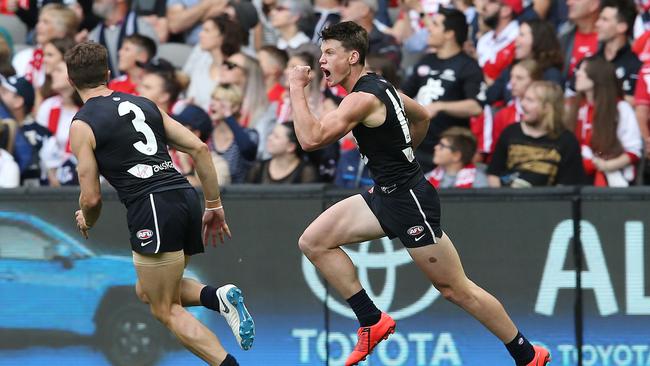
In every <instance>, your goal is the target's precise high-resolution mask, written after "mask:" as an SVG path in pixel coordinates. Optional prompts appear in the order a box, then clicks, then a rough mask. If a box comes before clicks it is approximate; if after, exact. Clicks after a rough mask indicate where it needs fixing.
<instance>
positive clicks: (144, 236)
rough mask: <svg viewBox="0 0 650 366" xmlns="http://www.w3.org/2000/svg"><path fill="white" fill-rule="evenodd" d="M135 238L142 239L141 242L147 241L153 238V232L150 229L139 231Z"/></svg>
mask: <svg viewBox="0 0 650 366" xmlns="http://www.w3.org/2000/svg"><path fill="white" fill-rule="evenodd" d="M135 236H137V237H138V239H140V240H147V239H149V238H151V237H152V236H153V231H151V230H149V229H142V230H139V231H138V232H137V233H136V234H135Z"/></svg>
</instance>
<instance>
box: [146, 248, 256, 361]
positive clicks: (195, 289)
mask: <svg viewBox="0 0 650 366" xmlns="http://www.w3.org/2000/svg"><path fill="white" fill-rule="evenodd" d="M189 259H190V256H187V255H186V256H185V267H187V264H188V263H189ZM135 291H136V294H137V295H138V297H139V298H140V300H141V301H142V302H144V303H145V304H149V299H148V298H147V295H146V294H145V293H144V291H142V285H141V284H140V281H138V282H137V283H136V285H135ZM180 294H181V304H182V305H183V306H184V307H188V306H200V305H202V306H204V307H206V308H208V309H210V310H213V311H216V312H217V313H219V314H220V315H221V316H223V317H224V319H225V320H226V323H228V326H229V327H230V330H231V331H232V333H233V336H235V339H236V340H237V344H239V347H241V348H242V349H243V350H245V351H247V350H249V349H251V347H252V346H253V342H254V341H255V322H254V321H253V317H252V316H251V314H250V313H249V312H248V309H247V308H246V305H245V304H244V297H243V295H242V292H241V290H240V289H239V288H238V287H236V286H235V285H232V284H227V285H224V286H221V287H220V288H215V287H212V286H209V285H205V284H202V283H201V282H199V281H197V280H195V279H193V278H187V277H183V278H182V279H181V286H180ZM219 298H221V300H219Z"/></svg>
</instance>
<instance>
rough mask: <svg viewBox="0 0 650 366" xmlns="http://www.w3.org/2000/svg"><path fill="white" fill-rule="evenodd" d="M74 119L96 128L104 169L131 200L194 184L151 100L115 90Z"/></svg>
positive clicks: (93, 101) (99, 159) (97, 150)
mask: <svg viewBox="0 0 650 366" xmlns="http://www.w3.org/2000/svg"><path fill="white" fill-rule="evenodd" d="M73 120H81V121H84V122H86V123H87V124H88V125H90V127H91V128H92V130H93V134H94V135H95V141H96V143H97V145H96V147H95V158H96V160H97V165H98V166H99V172H100V173H101V174H102V175H103V176H104V177H105V178H106V179H107V180H108V182H109V183H110V184H111V185H112V186H113V187H115V189H116V190H117V193H118V195H119V197H120V200H122V202H124V203H125V204H129V203H131V202H133V201H135V200H137V199H138V198H140V197H142V196H143V195H147V194H149V193H153V192H160V191H166V190H170V189H178V188H190V187H191V186H190V184H189V183H188V182H187V179H185V177H183V176H182V175H181V174H180V173H179V172H178V171H176V169H175V168H174V164H173V163H172V159H171V157H170V156H169V153H168V152H167V136H166V135H165V128H164V126H163V119H162V115H161V114H160V111H159V110H158V107H156V105H155V104H154V103H153V102H151V101H150V100H148V99H146V98H143V97H138V96H134V95H129V94H124V93H119V92H113V93H112V94H111V95H109V96H99V97H94V98H91V99H89V100H88V101H87V102H86V104H85V105H84V106H83V107H81V109H80V110H79V112H77V114H76V115H75V117H74V119H73Z"/></svg>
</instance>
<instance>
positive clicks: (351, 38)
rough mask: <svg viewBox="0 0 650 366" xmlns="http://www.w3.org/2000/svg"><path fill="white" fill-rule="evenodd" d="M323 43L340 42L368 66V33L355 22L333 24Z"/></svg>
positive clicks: (323, 37) (324, 31) (361, 62)
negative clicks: (329, 41)
mask: <svg viewBox="0 0 650 366" xmlns="http://www.w3.org/2000/svg"><path fill="white" fill-rule="evenodd" d="M461 14H462V13H461ZM320 37H321V39H322V40H323V41H327V40H328V39H333V40H335V41H340V42H341V44H342V45H343V48H345V49H346V50H348V51H350V50H355V51H357V52H359V64H361V65H362V66H363V65H365V64H366V54H367V53H368V32H366V30H365V29H363V27H361V26H360V25H359V24H357V23H355V22H341V23H337V24H333V25H331V26H329V27H327V28H325V29H323V31H322V32H321V34H320Z"/></svg>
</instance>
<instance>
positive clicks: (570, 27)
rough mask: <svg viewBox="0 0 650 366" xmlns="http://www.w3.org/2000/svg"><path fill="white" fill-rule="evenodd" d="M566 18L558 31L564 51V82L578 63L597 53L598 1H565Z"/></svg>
mask: <svg viewBox="0 0 650 366" xmlns="http://www.w3.org/2000/svg"><path fill="white" fill-rule="evenodd" d="M566 3H567V7H568V9H569V14H568V18H569V20H568V21H567V22H565V23H564V24H563V25H562V26H561V27H560V29H559V30H558V38H559V39H560V46H561V47H562V50H563V51H564V57H565V59H564V68H563V69H562V72H563V77H564V80H570V79H571V78H572V77H573V75H574V73H575V70H576V68H577V67H578V63H579V62H580V61H581V60H582V59H583V58H585V57H588V56H592V55H595V54H596V52H598V32H597V31H596V22H597V21H598V17H599V15H600V0H567V2H566Z"/></svg>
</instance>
